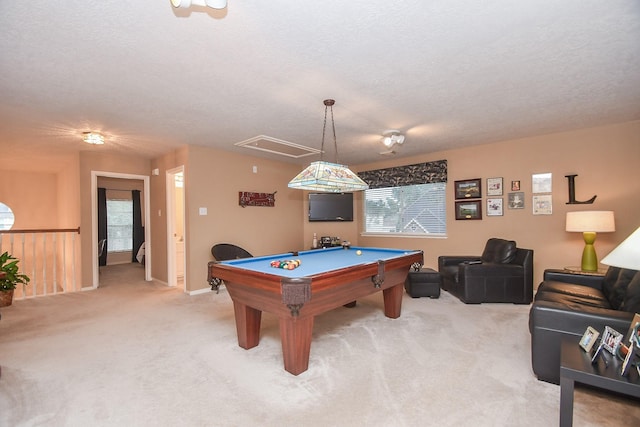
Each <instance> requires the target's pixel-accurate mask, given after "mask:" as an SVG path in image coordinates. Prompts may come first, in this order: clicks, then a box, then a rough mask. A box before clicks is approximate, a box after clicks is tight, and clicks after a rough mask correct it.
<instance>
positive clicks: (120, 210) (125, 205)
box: [107, 199, 133, 252]
mask: <svg viewBox="0 0 640 427" xmlns="http://www.w3.org/2000/svg"><path fill="white" fill-rule="evenodd" d="M107 242H108V244H107V247H108V251H109V252H124V251H132V250H133V201H132V200H113V199H111V200H107Z"/></svg>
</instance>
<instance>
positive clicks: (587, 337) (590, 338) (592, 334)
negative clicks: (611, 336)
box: [579, 326, 600, 353]
mask: <svg viewBox="0 0 640 427" xmlns="http://www.w3.org/2000/svg"><path fill="white" fill-rule="evenodd" d="M599 336H600V332H598V331H596V330H595V329H593V328H592V327H591V326H587V330H586V331H584V335H582V339H581V340H580V343H579V344H580V347H582V349H583V350H584V351H586V352H587V353H588V352H590V351H591V349H592V348H593V345H594V344H595V343H596V341H597V340H598V337H599Z"/></svg>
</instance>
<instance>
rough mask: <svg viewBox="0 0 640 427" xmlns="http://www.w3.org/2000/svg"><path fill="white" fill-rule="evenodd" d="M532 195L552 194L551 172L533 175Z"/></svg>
mask: <svg viewBox="0 0 640 427" xmlns="http://www.w3.org/2000/svg"><path fill="white" fill-rule="evenodd" d="M531 192H532V193H534V194H535V193H551V172H547V173H534V174H533V175H531Z"/></svg>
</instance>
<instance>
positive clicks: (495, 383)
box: [0, 265, 640, 427]
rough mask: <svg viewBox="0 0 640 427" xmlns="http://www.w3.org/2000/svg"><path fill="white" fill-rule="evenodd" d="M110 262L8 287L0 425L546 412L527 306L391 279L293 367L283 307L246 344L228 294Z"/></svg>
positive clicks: (625, 406) (478, 418)
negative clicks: (393, 285)
mask: <svg viewBox="0 0 640 427" xmlns="http://www.w3.org/2000/svg"><path fill="white" fill-rule="evenodd" d="M141 269H142V267H141V266H139V265H122V266H111V267H106V268H103V270H102V274H101V287H100V288H99V289H98V290H95V291H88V292H78V293H73V294H67V295H58V296H51V297H45V298H39V299H31V300H25V301H17V302H14V305H13V306H11V307H7V308H3V309H2V320H1V321H0V365H1V366H2V377H1V378H0V425H1V426H88V425H91V426H154V427H161V426H178V425H180V426H385V427H386V426H427V425H438V426H450V425H461V424H468V423H472V424H473V425H475V426H552V425H557V423H558V419H559V399H560V388H559V387H558V386H556V385H552V384H548V383H544V382H540V381H538V380H536V378H535V377H534V375H533V373H532V371H531V364H530V348H529V332H528V329H527V320H528V312H529V307H528V306H521V305H512V304H482V305H465V304H463V303H461V302H460V301H459V300H457V299H456V298H454V297H452V296H451V295H449V294H448V293H446V292H444V293H443V294H442V295H441V297H440V299H433V300H432V299H427V298H420V299H412V298H410V297H408V296H405V299H404V301H403V312H402V316H401V317H400V318H399V319H395V320H391V319H387V318H386V317H384V315H383V313H382V295H381V294H377V295H374V296H371V297H369V298H366V299H363V300H361V301H359V302H358V305H357V306H356V307H355V308H353V309H347V308H339V309H336V310H334V311H332V312H330V313H327V314H324V315H322V316H319V317H317V318H316V323H315V328H314V336H313V342H312V345H311V359H310V362H309V370H308V371H306V372H304V373H302V374H301V375H299V376H293V375H290V374H289V373H287V372H286V371H284V369H283V366H282V354H281V348H280V341H279V329H278V322H277V319H276V318H274V317H272V316H270V315H269V314H264V315H263V321H262V330H261V341H260V345H259V346H258V347H256V348H254V349H251V350H248V351H247V350H244V349H242V348H240V347H238V345H237V339H236V331H235V323H234V317H233V306H232V302H231V299H230V298H229V295H228V294H227V293H226V291H225V290H224V289H222V290H221V292H220V294H215V293H206V294H201V295H197V296H188V295H186V294H184V293H182V292H181V291H179V290H176V289H170V288H167V287H165V286H163V285H161V284H157V283H154V282H145V281H144V280H143V273H142V270H141ZM574 425H576V426H632V425H640V403H639V402H638V401H637V400H627V399H624V398H621V397H619V396H613V395H610V394H604V393H596V392H594V391H592V390H584V389H579V390H577V392H576V400H575V411H574Z"/></svg>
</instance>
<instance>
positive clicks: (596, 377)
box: [560, 339, 640, 427]
mask: <svg viewBox="0 0 640 427" xmlns="http://www.w3.org/2000/svg"><path fill="white" fill-rule="evenodd" d="M578 340H579V339H565V340H563V341H562V347H561V353H560V354H561V356H560V427H568V426H571V425H573V392H574V387H575V383H576V382H578V383H581V384H587V385H590V386H593V387H598V388H601V389H604V390H609V391H613V392H616V393H620V394H624V395H627V396H633V397H636V398H640V377H639V376H638V371H637V370H636V369H635V368H633V369H631V370H630V372H629V375H628V376H626V377H624V376H622V375H620V370H621V368H622V361H621V360H619V359H618V358H617V357H615V356H613V355H612V354H611V353H608V352H604V356H602V357H606V358H607V361H608V365H607V364H605V362H604V360H602V357H598V361H597V363H594V364H592V363H591V355H590V354H589V353H587V352H585V351H584V350H582V348H580V346H579V345H578Z"/></svg>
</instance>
